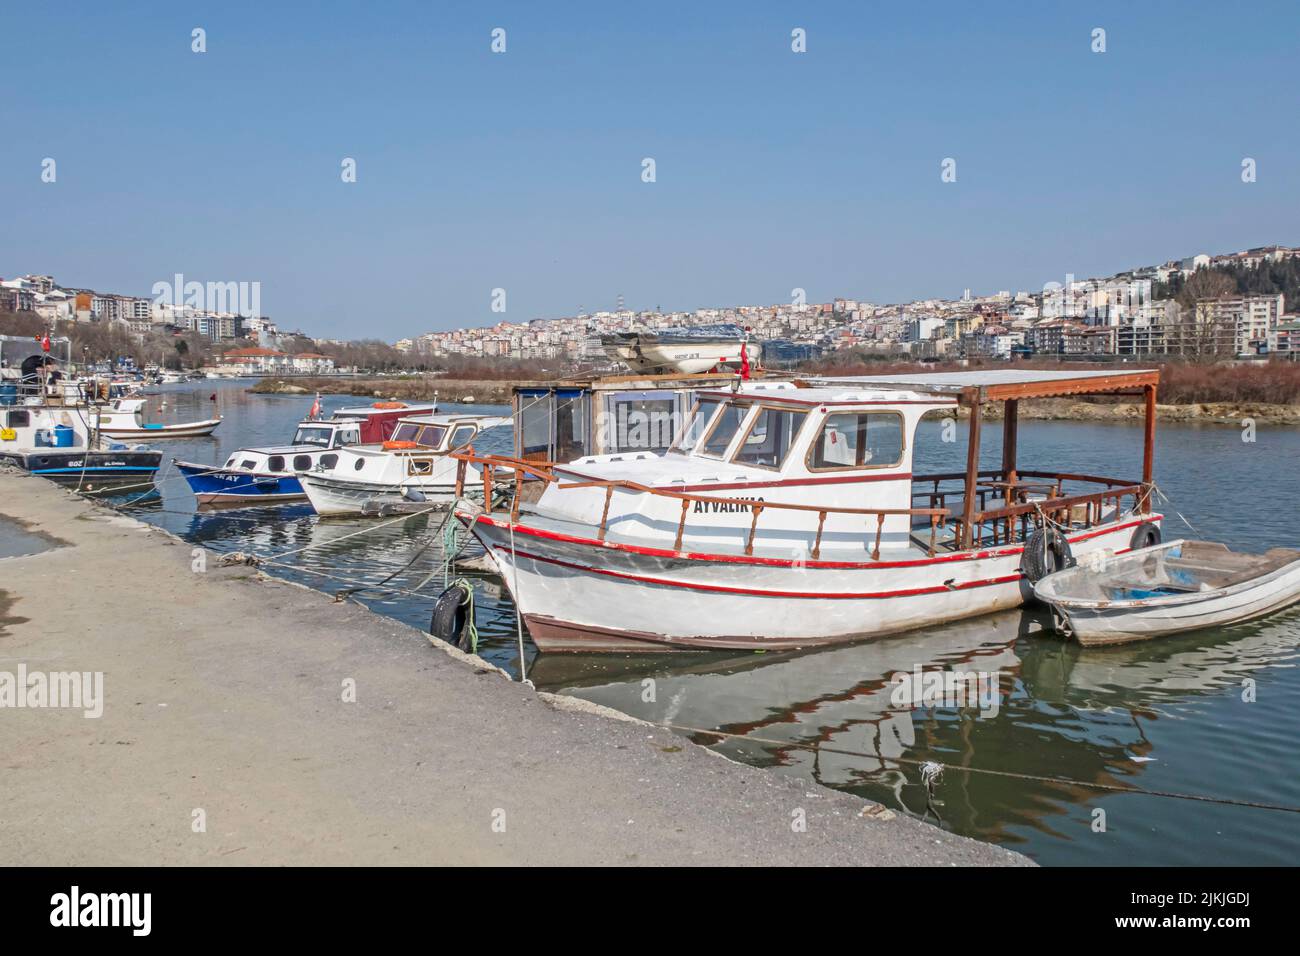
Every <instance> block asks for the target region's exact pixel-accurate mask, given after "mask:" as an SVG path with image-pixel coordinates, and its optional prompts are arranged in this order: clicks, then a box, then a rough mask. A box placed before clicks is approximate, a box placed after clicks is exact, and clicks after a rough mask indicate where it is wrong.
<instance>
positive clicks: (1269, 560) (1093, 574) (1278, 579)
mask: <svg viewBox="0 0 1300 956" xmlns="http://www.w3.org/2000/svg"><path fill="white" fill-rule="evenodd" d="M1034 594H1035V595H1036V596H1037V597H1038V599H1039V600H1041V601H1043V602H1044V603H1046V604H1048V605H1049V606H1051V608H1052V609H1053V611H1054V612H1055V617H1056V622H1057V628H1058V630H1060V631H1062V632H1063V633H1064V634H1066V635H1068V636H1070V637H1073V638H1074V639H1075V640H1076V641H1078V642H1079V643H1080V644H1083V645H1085V646H1088V647H1092V646H1097V645H1103V644H1126V643H1129V642H1131V641H1141V640H1145V639H1147V638H1152V637H1163V636H1165V635H1168V634H1178V633H1181V632H1184V631H1193V630H1200V629H1203V628H1207V627H1220V626H1223V625H1226V624H1236V623H1238V622H1240V621H1246V620H1250V619H1252V618H1256V617H1261V616H1263V615H1265V614H1270V613H1272V612H1274V611H1278V610H1281V609H1282V608H1285V607H1289V606H1290V605H1292V604H1294V603H1295V602H1296V601H1297V600H1300V551H1296V550H1293V549H1289V548H1273V549H1272V550H1271V551H1267V552H1265V553H1264V554H1241V553H1238V552H1235V551H1231V550H1229V549H1228V548H1227V546H1225V545H1222V544H1218V543H1215V542H1209V541H1183V540H1179V541H1171V542H1168V543H1166V544H1158V545H1155V546H1153V547H1150V548H1142V549H1140V550H1137V551H1131V552H1129V553H1128V554H1123V555H1102V556H1100V558H1099V560H1095V561H1091V562H1087V563H1086V564H1079V565H1076V566H1075V567H1072V568H1066V569H1064V570H1061V571H1058V572H1056V573H1055V574H1050V575H1048V576H1047V577H1045V578H1043V579H1042V580H1041V581H1039V582H1038V583H1037V584H1036V585H1035V586H1034Z"/></svg>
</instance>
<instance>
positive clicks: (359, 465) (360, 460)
mask: <svg viewBox="0 0 1300 956" xmlns="http://www.w3.org/2000/svg"><path fill="white" fill-rule="evenodd" d="M352 467H353V468H355V469H356V470H357V471H360V470H361V469H362V468H364V467H366V460H365V459H364V458H358V459H357V463H356V464H355V465H353V466H352Z"/></svg>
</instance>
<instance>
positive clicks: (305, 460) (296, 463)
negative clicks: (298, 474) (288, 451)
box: [293, 455, 311, 471]
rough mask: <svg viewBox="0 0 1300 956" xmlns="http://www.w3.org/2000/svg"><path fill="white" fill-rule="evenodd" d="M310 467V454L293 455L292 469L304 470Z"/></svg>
mask: <svg viewBox="0 0 1300 956" xmlns="http://www.w3.org/2000/svg"><path fill="white" fill-rule="evenodd" d="M310 467H311V455H294V456H293V470H294V471H306V470H307V469H309V468H310Z"/></svg>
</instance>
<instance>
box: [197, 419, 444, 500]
mask: <svg viewBox="0 0 1300 956" xmlns="http://www.w3.org/2000/svg"><path fill="white" fill-rule="evenodd" d="M436 410H437V406H436V405H435V404H433V403H428V404H416V405H408V404H406V403H404V402H375V403H374V404H371V405H357V406H350V407H347V408H340V409H338V410H337V411H336V412H334V415H333V416H332V417H331V418H328V419H318V418H306V419H303V420H302V421H300V422H299V423H298V427H297V429H296V430H295V431H294V436H293V440H292V441H291V442H290V443H289V444H287V445H273V446H262V447H258V448H240V449H238V450H237V451H235V452H234V453H232V454H231V455H230V456H229V457H228V458H227V459H226V462H225V464H224V465H203V464H198V463H195V462H188V461H180V460H179V459H173V461H174V463H175V465H176V469H177V470H178V471H179V472H180V473H181V474H182V475H184V476H185V480H186V482H187V483H188V484H189V486H190V490H191V491H193V492H194V497H195V498H196V499H198V502H199V504H201V505H271V504H282V503H285V502H290V501H301V500H303V499H305V498H306V497H307V493H306V492H305V491H304V490H303V487H302V483H301V480H300V475H301V473H302V472H306V471H313V470H315V469H318V468H319V469H325V470H328V469H330V468H333V467H334V466H335V465H336V464H337V463H338V458H339V454H338V450H339V449H340V448H346V447H348V446H351V445H357V444H361V443H363V442H379V443H382V442H384V441H386V440H387V439H388V438H389V437H390V436H391V435H392V433H393V429H394V428H396V427H397V423H398V422H399V421H400V420H401V419H402V418H404V417H409V416H411V415H418V414H432V413H433V412H435V411H436Z"/></svg>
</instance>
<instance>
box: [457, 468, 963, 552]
mask: <svg viewBox="0 0 1300 956" xmlns="http://www.w3.org/2000/svg"><path fill="white" fill-rule="evenodd" d="M450 457H452V458H455V459H456V460H457V465H456V495H457V497H460V495H461V494H463V492H464V488H465V477H466V470H467V468H468V466H469V465H470V464H477V465H480V466H482V469H483V497H484V508H485V509H486V510H487V512H488V513H489V514H490V513H491V511H492V490H493V487H494V484H495V479H494V477H493V472H494V471H496V470H498V469H500V470H503V471H512V472H513V473H514V479H515V481H516V488H517V487H519V484H518V483H519V482H521V481H522V480H523V477H524V476H525V475H531V476H533V477H535V478H539V479H541V480H543V481H545V482H547V483H554V484H555V485H556V487H557V488H560V489H563V490H568V489H576V488H604V489H605V504H604V508H603V510H602V511H601V515H600V525H599V527H598V528H597V531H596V538H597V540H599V541H604V540H605V534H606V530H607V527H608V523H609V506H610V502H611V501H612V500H613V497H614V492H615V491H618V490H623V491H631V492H636V493H639V494H647V495H657V496H659V497H661V498H672V499H675V500H678V501H680V502H681V515H680V517H679V518H678V521H677V536H676V538H675V539H674V541H673V550H674V551H681V550H682V538H683V536H684V534H685V531H686V515H687V512H688V511H689V510H690V506H691V504H692V503H693V502H701V503H704V504H725V505H744V506H746V507H748V508H749V509H750V521H749V534H748V535H747V537H746V540H745V554H746V555H751V556H752V555H753V553H754V538H755V536H756V535H757V532H758V518H759V515H761V514H762V513H763V512H764V511H766V510H768V509H769V508H772V509H777V510H782V511H806V512H815V513H816V514H817V533H816V536H815V537H814V539H813V547H812V552H811V557H812V559H813V560H814V561H816V560H818V559H819V558H820V557H821V545H822V531H823V529H824V528H825V525H826V518H827V516H828V515H832V514H846V515H863V516H867V515H874V516H875V518H876V527H875V542H874V546H873V547H872V550H871V559H872V560H873V561H878V560H880V542H881V538H882V536H883V534H884V528H885V518H886V517H888V516H890V515H908V516H916V517H928V518H929V519H930V546H929V553H930V556H931V557H933V556H934V554H935V547H936V543H937V538H938V532H939V527H940V526H941V525H942V524H943V523H944V519H946V518H948V517H949V516H950V515H951V512H950V511H949V510H948V509H947V508H832V507H820V506H818V505H800V504H793V503H787V502H778V501H747V500H745V499H742V498H722V497H718V496H716V495H692V494H686V493H684V492H679V491H668V490H666V489H663V488H653V487H650V486H649V485H643V484H641V483H640V482H635V481H626V480H613V481H606V480H592V481H572V482H561V481H560V480H559V479H558V478H557V477H556V475H555V468H556V464H555V463H554V462H548V463H546V464H539V463H538V462H526V461H523V460H521V459H518V458H511V457H508V456H505V455H476V454H474V453H473V450H472V449H471V450H468V451H466V452H460V453H453V454H452V455H451V456H450ZM518 519H519V496H518V495H517V494H516V495H515V496H514V497H513V498H512V501H511V509H510V521H511V523H514V522H516V521H518Z"/></svg>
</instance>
